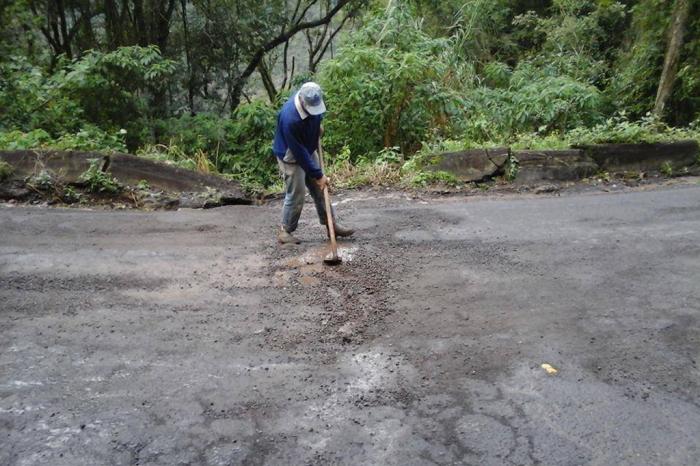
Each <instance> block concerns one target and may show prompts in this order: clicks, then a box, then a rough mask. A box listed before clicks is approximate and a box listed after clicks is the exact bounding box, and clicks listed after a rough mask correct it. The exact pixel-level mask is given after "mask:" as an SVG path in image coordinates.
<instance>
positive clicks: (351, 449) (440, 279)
mask: <svg viewBox="0 0 700 466" xmlns="http://www.w3.org/2000/svg"><path fill="white" fill-rule="evenodd" d="M338 202H339V206H338V210H339V211H340V212H341V213H342V214H343V215H344V219H345V221H346V223H348V224H352V225H354V226H356V227H357V228H358V233H357V238H356V239H355V240H353V241H344V242H343V243H342V244H341V251H342V255H343V257H344V259H345V260H344V263H343V264H342V265H341V266H339V267H335V268H328V267H324V266H323V265H322V263H321V259H322V257H323V254H324V245H325V243H324V238H323V236H322V234H321V230H320V228H319V227H318V225H317V224H316V221H315V219H314V218H313V215H312V212H311V209H309V207H311V206H310V205H307V209H306V210H305V212H304V216H303V218H302V223H301V227H300V236H301V238H302V239H303V240H304V241H303V243H302V244H301V245H299V246H294V247H285V248H280V247H278V246H277V245H276V244H275V240H274V228H275V222H276V220H277V217H278V215H279V205H278V204H279V203H278V202H273V203H272V204H271V205H267V206H258V207H251V206H232V207H226V208H219V209H213V210H207V211H194V210H182V211H177V212H155V213H148V212H137V211H88V210H78V209H46V208H27V207H7V206H5V207H0V308H1V309H0V347H1V349H2V351H1V353H0V464H3V465H39V464H47V465H71V466H75V465H97V464H158V465H177V464H183V465H184V464H211V465H229V464H250V465H282V464H295V465H296V464H314V465H331V464H343V465H384V464H386V465H402V466H403V465H431V464H439V465H447V464H460V465H461V464H474V465H501V464H504V465H534V464H542V465H575V464H596V465H610V464H615V465H626V464H629V465H645V464H650V465H651V464H672V465H696V464H698V463H700V370H699V369H698V362H699V361H700V186H698V185H697V184H694V185H685V186H679V187H673V188H660V189H654V190H648V191H640V192H624V193H608V194H591V193H583V194H581V193H580V194H565V195H562V196H552V197H535V196H502V197H498V198H490V197H481V198H466V197H447V198H443V199H440V198H426V199H422V198H420V197H418V198H412V197H411V196H409V195H407V194H402V193H388V194H382V195H374V194H372V193H371V192H370V193H362V192H359V193H358V192H355V193H353V192H348V193H345V194H344V195H343V196H340V197H338ZM543 364H549V365H550V366H552V368H553V369H554V370H556V371H557V372H556V373H548V372H547V371H546V370H545V369H544V368H543V367H542V365H543Z"/></svg>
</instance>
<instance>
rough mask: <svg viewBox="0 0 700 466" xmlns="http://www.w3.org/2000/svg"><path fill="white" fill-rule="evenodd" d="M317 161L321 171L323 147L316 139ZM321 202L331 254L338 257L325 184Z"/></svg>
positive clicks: (329, 197)
mask: <svg viewBox="0 0 700 466" xmlns="http://www.w3.org/2000/svg"><path fill="white" fill-rule="evenodd" d="M318 161H319V165H321V170H323V147H321V138H318ZM324 175H325V173H324ZM323 201H324V202H325V204H326V224H327V225H328V235H329V236H330V237H331V254H332V255H333V257H338V243H337V242H336V240H335V225H334V224H333V211H332V210H331V195H330V193H329V192H328V185H327V184H326V186H324V187H323Z"/></svg>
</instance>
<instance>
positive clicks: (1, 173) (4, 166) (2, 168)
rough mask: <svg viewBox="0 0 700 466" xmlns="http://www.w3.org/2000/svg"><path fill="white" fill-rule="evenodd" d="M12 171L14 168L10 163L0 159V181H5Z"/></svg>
mask: <svg viewBox="0 0 700 466" xmlns="http://www.w3.org/2000/svg"><path fill="white" fill-rule="evenodd" d="M13 172H14V169H13V168H12V165H10V164H9V163H7V162H5V161H4V160H0V181H5V180H6V179H8V178H9V177H11V176H12V173H13Z"/></svg>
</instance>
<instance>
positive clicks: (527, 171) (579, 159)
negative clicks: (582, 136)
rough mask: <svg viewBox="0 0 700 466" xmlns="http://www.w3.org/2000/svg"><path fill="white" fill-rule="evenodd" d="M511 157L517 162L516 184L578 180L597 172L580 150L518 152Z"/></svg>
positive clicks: (589, 159) (594, 164) (596, 167)
mask: <svg viewBox="0 0 700 466" xmlns="http://www.w3.org/2000/svg"><path fill="white" fill-rule="evenodd" d="M513 157H515V159H516V160H517V161H518V174H517V176H516V177H515V181H516V182H517V183H533V182H537V181H573V180H580V179H582V178H586V177H588V176H592V175H594V174H595V173H596V172H597V171H598V170H599V168H598V165H597V164H596V162H595V160H593V159H592V158H591V157H589V156H587V155H586V154H585V153H584V152H583V150H581V149H568V150H520V151H513Z"/></svg>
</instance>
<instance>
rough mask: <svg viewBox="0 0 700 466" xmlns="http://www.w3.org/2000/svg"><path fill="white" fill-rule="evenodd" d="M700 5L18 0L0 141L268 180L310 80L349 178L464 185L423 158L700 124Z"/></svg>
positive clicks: (527, 0)
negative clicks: (301, 89)
mask: <svg viewBox="0 0 700 466" xmlns="http://www.w3.org/2000/svg"><path fill="white" fill-rule="evenodd" d="M699 18H700V1H699V0H673V1H668V2H660V1H658V0H514V1H506V0H440V1H437V0H263V1H257V2H250V1H242V2H241V1H236V2H233V1H231V0H210V1H208V2H200V1H197V0H181V1H180V2H176V1H175V0H164V1H157V2H156V1H155V0H145V1H143V2H128V1H125V0H110V1H106V0H105V1H103V0H94V1H86V2H60V3H56V2H53V1H51V0H47V1H42V0H39V1H31V2H27V1H25V0H6V1H4V2H2V4H1V5H0V30H2V31H3V34H2V35H1V36H0V108H2V109H3V110H2V112H0V149H33V148H54V149H77V150H78V149H79V150H94V151H122V152H125V151H129V152H132V153H136V154H138V155H140V156H143V157H149V158H153V159H157V160H162V161H167V162H168V163H173V164H177V165H178V166H182V167H186V168H190V169H195V170H199V171H202V172H217V173H221V174H223V175H225V176H229V177H232V178H235V179H238V180H241V181H242V182H243V183H244V184H245V186H247V187H248V188H250V189H252V190H264V189H266V188H267V189H270V188H271V187H274V186H276V183H278V182H279V178H278V176H277V169H276V163H275V160H274V158H273V156H272V155H271V150H270V145H271V144H270V143H271V139H272V137H273V132H274V126H275V119H276V112H277V109H278V107H279V106H280V105H281V103H282V102H283V101H284V100H285V99H286V98H287V97H288V96H289V95H290V93H291V91H292V89H294V88H295V87H296V86H297V85H299V84H300V83H302V82H303V81H305V80H308V79H314V80H316V81H319V82H320V83H321V84H322V86H323V87H324V89H325V91H326V95H327V105H328V108H329V112H328V114H327V115H326V118H325V127H326V136H325V143H324V144H325V147H326V148H327V151H328V154H329V155H328V159H329V161H328V162H329V168H330V169H331V170H333V171H334V172H335V174H336V178H338V179H339V181H338V182H337V183H336V184H339V185H341V186H357V185H362V184H388V183H406V184H417V185H423V184H427V183H433V182H440V183H445V184H450V183H452V182H453V181H454V180H450V179H448V177H447V176H446V175H445V174H440V173H432V172H423V171H422V170H421V158H424V157H426V156H427V155H429V154H430V153H433V152H435V151H440V150H459V149H463V148H469V147H489V146H503V145H509V146H511V147H514V148H564V147H569V146H572V145H580V144H591V143H600V142H659V141H673V140H677V139H686V138H696V139H699V140H700V19H699ZM517 169H518V167H517V161H513V162H512V163H511V164H509V165H508V170H507V172H508V173H507V177H513V176H515V174H516V173H517ZM5 171H6V170H4V169H3V168H2V167H1V166H0V177H2V176H7V175H3V173H5ZM98 172H99V170H98V171H95V172H91V174H86V183H88V184H90V185H91V186H93V187H94V188H95V189H96V190H97V191H102V192H105V191H109V190H111V189H112V188H114V186H113V185H111V184H110V183H109V180H108V179H99V180H98V179H97V178H98V176H102V175H100V173H101V172H99V173H98ZM46 175H47V176H48V174H46ZM44 178H46V179H42V180H34V181H35V185H36V186H37V188H41V187H42V186H44V185H45V183H46V182H48V180H49V179H50V178H51V177H50V176H48V178H47V177H46V176H45V177H44ZM93 182H94V184H93ZM115 189H116V188H115ZM69 197H70V196H69Z"/></svg>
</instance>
